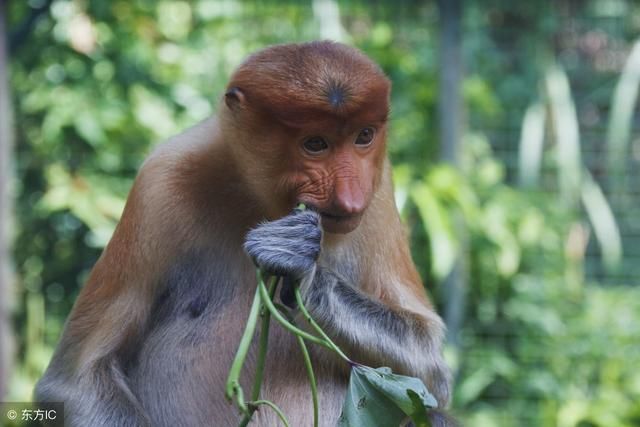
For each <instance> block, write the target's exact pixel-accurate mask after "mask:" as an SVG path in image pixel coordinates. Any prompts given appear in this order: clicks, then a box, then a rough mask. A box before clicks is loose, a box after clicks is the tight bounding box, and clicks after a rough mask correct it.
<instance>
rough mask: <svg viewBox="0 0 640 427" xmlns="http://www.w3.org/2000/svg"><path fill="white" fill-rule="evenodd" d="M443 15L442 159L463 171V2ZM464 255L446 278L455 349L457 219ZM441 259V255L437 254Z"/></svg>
mask: <svg viewBox="0 0 640 427" xmlns="http://www.w3.org/2000/svg"><path fill="white" fill-rule="evenodd" d="M438 8H439V11H440V63H441V66H440V88H439V99H438V109H439V122H440V144H441V146H440V148H441V149H440V157H441V159H442V160H443V161H444V162H447V163H449V164H451V165H453V166H454V167H460V161H461V156H462V148H463V147H462V138H461V136H462V135H461V134H462V125H463V123H464V117H463V115H464V114H463V108H462V97H461V83H462V44H461V32H462V29H461V21H462V0H439V1H438ZM453 221H454V225H455V229H456V230H457V235H456V237H457V239H458V241H459V242H460V255H459V257H458V261H456V263H455V265H454V267H453V270H452V271H451V273H450V274H449V276H448V277H446V278H445V280H444V283H443V287H444V292H445V313H444V317H445V322H446V324H447V329H448V333H449V336H448V340H449V342H450V343H451V344H452V345H453V346H454V347H456V348H457V347H459V344H460V341H459V339H460V337H459V336H460V329H461V327H462V322H463V318H464V305H465V293H466V287H467V268H466V256H467V248H466V246H467V245H466V233H465V232H464V227H463V225H464V224H463V221H462V218H453ZM436 256H437V254H436Z"/></svg>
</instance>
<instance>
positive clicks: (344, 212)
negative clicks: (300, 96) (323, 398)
mask: <svg viewBox="0 0 640 427" xmlns="http://www.w3.org/2000/svg"><path fill="white" fill-rule="evenodd" d="M342 127H343V128H345V127H346V128H347V129H346V130H343V131H333V132H327V131H326V130H323V129H313V130H305V131H304V132H301V133H303V136H301V137H300V138H298V139H297V140H296V141H295V142H292V143H291V144H288V145H289V153H288V157H289V159H291V160H292V161H291V162H290V163H289V164H290V165H291V169H289V170H288V171H287V176H286V177H285V181H286V182H287V186H288V187H289V188H292V189H293V190H292V191H293V194H292V195H291V198H292V199H294V201H295V203H304V204H306V205H307V206H308V207H310V208H312V209H314V210H316V211H317V212H319V213H320V215H321V218H322V227H323V229H324V230H325V232H329V233H337V234H346V233H350V232H351V231H353V230H355V229H356V228H357V227H358V225H359V224H360V221H361V219H362V215H363V214H364V212H365V210H366V209H367V207H368V205H369V203H370V201H371V198H372V197H373V194H374V192H375V190H376V187H377V185H378V182H379V179H380V171H381V170H382V162H383V159H384V149H385V148H384V145H385V134H386V127H385V124H384V123H376V124H369V123H366V124H362V125H356V126H342ZM328 128H329V129H331V128H333V129H336V128H337V126H333V127H328ZM325 129H326V128H325ZM363 129H368V130H369V131H370V130H371V129H373V130H374V135H373V138H372V140H371V141H370V143H369V144H363V143H362V142H363V141H362V139H361V138H360V139H359V137H361V136H362V134H361V132H362V131H363ZM310 140H311V144H309V141H310ZM309 148H312V150H309ZM318 148H321V150H317V149H318Z"/></svg>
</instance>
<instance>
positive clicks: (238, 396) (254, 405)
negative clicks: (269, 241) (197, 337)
mask: <svg viewBox="0 0 640 427" xmlns="http://www.w3.org/2000/svg"><path fill="white" fill-rule="evenodd" d="M256 274H257V289H256V293H255V295H254V297H253V302H252V304H251V309H250V311H249V318H248V320H247V326H246V328H245V330H244V333H243V335H242V338H241V339H240V344H239V346H238V350H237V352H236V356H235V358H234V360H233V363H232V365H231V369H230V370H229V376H228V378H227V384H226V393H225V394H226V397H227V399H228V400H229V401H231V400H233V398H234V397H235V401H236V405H237V406H238V408H239V409H240V412H241V413H242V414H244V417H243V418H242V420H241V422H240V427H245V426H246V425H247V424H249V422H250V421H251V418H252V416H253V413H254V412H255V411H256V410H258V407H259V406H260V405H266V406H269V407H270V408H271V409H273V411H275V412H276V414H277V415H278V417H279V418H280V420H281V421H282V422H283V423H284V425H285V426H286V427H289V422H288V421H287V418H286V417H285V415H284V413H283V412H282V410H281V409H280V408H279V407H278V406H277V405H276V404H275V403H273V402H271V401H269V400H264V399H259V397H260V388H261V386H262V380H263V376H264V365H265V360H266V352H267V346H268V339H269V324H270V319H271V317H273V318H274V319H276V320H277V321H278V323H280V324H281V325H282V327H284V328H285V329H286V330H288V331H289V332H291V333H293V334H294V335H296V339H297V341H298V344H299V345H300V350H301V352H302V355H303V358H304V364H305V368H306V371H307V375H308V377H309V384H310V387H311V398H312V401H313V426H314V427H317V426H318V388H317V383H316V378H315V374H314V372H313V366H312V363H311V357H310V356H309V351H308V349H307V346H306V343H305V340H308V341H311V342H312V343H314V344H318V345H321V346H323V347H326V348H328V349H329V350H333V351H334V352H335V353H336V354H338V355H339V356H340V357H341V358H342V359H344V360H345V361H346V362H347V363H349V364H350V365H351V366H353V365H355V364H356V363H354V362H353V361H351V359H349V358H348V357H347V356H346V355H345V354H344V353H343V352H342V350H340V348H339V347H338V346H337V345H336V344H335V343H334V342H333V341H332V340H331V338H329V336H328V335H327V334H325V332H324V331H323V330H322V328H321V327H320V325H318V324H317V323H316V321H315V320H313V317H311V314H310V313H309V311H308V310H307V308H306V307H305V306H304V304H303V301H302V295H301V294H300V289H299V287H295V288H294V293H295V297H296V301H297V303H298V308H299V310H300V312H301V313H302V315H303V316H304V318H305V319H306V320H307V322H308V323H309V324H310V325H311V326H312V327H313V329H315V331H316V332H317V333H318V334H320V337H317V336H315V335H312V334H310V333H308V332H305V331H304V330H302V329H300V328H298V327H297V326H296V325H295V322H294V320H293V319H292V318H291V316H289V315H288V312H287V311H284V312H283V313H284V314H283V313H281V312H280V309H279V308H278V307H276V304H277V303H274V302H273V296H274V294H275V291H276V287H277V284H278V278H277V277H271V280H270V282H269V287H268V289H267V286H266V285H265V283H264V280H263V278H262V273H261V271H260V270H259V269H258V270H257V271H256ZM278 305H279V304H278ZM259 316H262V326H261V332H260V343H259V348H258V359H257V363H256V372H255V376H254V383H253V387H252V391H251V400H250V401H248V402H245V400H244V392H243V390H242V387H241V386H240V372H241V371H242V367H243V365H244V362H245V359H246V357H247V353H248V352H249V348H250V346H251V342H252V340H253V336H254V334H255V330H256V325H257V322H258V317H259Z"/></svg>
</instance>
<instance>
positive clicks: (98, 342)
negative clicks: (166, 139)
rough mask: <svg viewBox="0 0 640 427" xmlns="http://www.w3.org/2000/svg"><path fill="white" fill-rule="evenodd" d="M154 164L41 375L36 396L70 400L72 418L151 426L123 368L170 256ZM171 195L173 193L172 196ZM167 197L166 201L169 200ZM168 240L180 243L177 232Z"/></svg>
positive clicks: (80, 422) (73, 421)
mask: <svg viewBox="0 0 640 427" xmlns="http://www.w3.org/2000/svg"><path fill="white" fill-rule="evenodd" d="M154 168H155V166H154V164H153V162H151V164H147V165H146V166H145V167H144V168H143V170H142V171H141V173H140V175H139V176H138V178H137V179H136V183H135V184H134V187H133V189H132V191H131V193H130V195H129V198H128V201H127V206H126V208H125V211H124V213H123V215H122V218H121V220H120V223H119V224H118V226H117V228H116V231H115V232H114V235H113V237H112V239H111V241H110V242H109V244H108V246H107V247H106V249H105V250H104V252H103V254H102V255H101V257H100V259H99V260H98V262H97V263H96V265H95V267H94V268H93V270H92V271H91V274H90V276H89V278H88V280H87V282H86V284H85V285H84V287H83V289H82V290H81V292H80V295H79V297H78V299H77V301H76V303H75V305H74V307H73V310H72V312H71V314H70V316H69V319H68V320H67V322H66V324H65V328H64V331H63V333H62V337H61V339H60V342H59V344H58V347H57V348H56V351H55V353H54V355H53V358H52V360H51V362H50V364H49V367H48V368H47V370H46V372H45V374H44V376H43V377H42V378H41V379H40V381H39V382H38V384H37V386H36V390H35V398H36V399H37V400H39V401H57V402H60V401H62V402H65V424H66V425H69V426H89V425H91V426H114V425H118V426H147V425H150V423H149V420H148V418H147V417H146V415H145V413H144V411H143V409H142V408H141V406H140V405H139V403H138V402H137V399H136V397H135V396H134V394H133V392H132V391H131V389H130V387H129V384H128V378H127V375H126V367H127V364H128V363H130V362H131V361H132V360H133V358H134V357H135V353H134V352H133V351H132V350H133V349H135V348H136V347H137V345H136V343H138V342H139V340H140V339H142V334H143V333H144V328H145V325H146V322H147V319H148V316H149V307H150V306H151V304H152V301H153V298H154V295H155V294H156V292H157V290H156V289H155V283H156V282H157V281H156V275H157V274H162V269H161V266H162V265H163V263H165V262H168V261H167V260H166V257H168V256H170V252H169V250H167V247H169V245H167V244H166V243H163V242H164V241H166V240H167V239H166V238H165V237H164V233H165V231H162V229H163V228H166V227H165V226H164V225H163V224H162V223H161V222H158V221H157V218H158V217H156V216H154V215H152V214H150V212H152V213H154V212H155V213H156V215H158V216H159V217H162V216H163V213H162V209H163V207H162V206H156V203H157V202H156V200H157V201H160V200H161V197H160V193H158V192H157V191H156V190H155V188H162V185H163V184H162V182H161V183H160V186H159V187H158V185H156V184H154V181H160V180H159V179H158V178H154V176H162V175H161V174H158V173H156V172H157V171H155V172H154ZM169 200H170V199H169ZM167 204H168V203H167ZM174 240H176V241H174V242H171V247H177V246H179V243H178V242H177V240H178V239H177V238H176V239H174Z"/></svg>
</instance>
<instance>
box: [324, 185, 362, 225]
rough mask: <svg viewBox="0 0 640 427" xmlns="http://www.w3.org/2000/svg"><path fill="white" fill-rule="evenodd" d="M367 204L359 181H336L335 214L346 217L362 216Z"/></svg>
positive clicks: (334, 195)
mask: <svg viewBox="0 0 640 427" xmlns="http://www.w3.org/2000/svg"><path fill="white" fill-rule="evenodd" d="M365 203H366V201H365V197H364V193H363V191H362V189H361V188H360V183H359V182H358V180H357V179H338V180H336V183H335V187H334V194H333V209H332V210H333V211H335V214H337V215H344V216H350V215H358V214H361V213H362V211H364V208H365ZM332 213H334V212H332Z"/></svg>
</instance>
